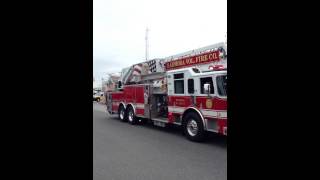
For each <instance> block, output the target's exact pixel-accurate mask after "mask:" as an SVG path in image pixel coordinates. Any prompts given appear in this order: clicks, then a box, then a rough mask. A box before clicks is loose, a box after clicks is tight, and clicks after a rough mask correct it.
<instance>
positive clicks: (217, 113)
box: [168, 106, 227, 119]
mask: <svg viewBox="0 0 320 180" xmlns="http://www.w3.org/2000/svg"><path fill="white" fill-rule="evenodd" d="M186 109H187V107H176V106H168V110H169V112H171V113H180V114H182V113H183V112H184V111H185V110H186ZM199 110H200V111H201V113H202V115H203V116H206V117H213V118H221V119H226V118H227V111H224V110H223V111H222V110H213V109H199Z"/></svg>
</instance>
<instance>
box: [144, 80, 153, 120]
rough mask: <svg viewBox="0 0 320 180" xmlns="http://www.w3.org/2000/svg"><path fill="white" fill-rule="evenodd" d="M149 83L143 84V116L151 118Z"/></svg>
mask: <svg viewBox="0 0 320 180" xmlns="http://www.w3.org/2000/svg"><path fill="white" fill-rule="evenodd" d="M150 108H151V105H150V85H145V86H144V116H145V117H146V118H148V119H150V118H151V114H150Z"/></svg>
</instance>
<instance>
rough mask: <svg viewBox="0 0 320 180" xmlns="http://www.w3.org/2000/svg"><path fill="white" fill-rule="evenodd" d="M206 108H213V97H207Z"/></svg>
mask: <svg viewBox="0 0 320 180" xmlns="http://www.w3.org/2000/svg"><path fill="white" fill-rule="evenodd" d="M206 108H208V109H211V108H212V100H211V99H207V101H206Z"/></svg>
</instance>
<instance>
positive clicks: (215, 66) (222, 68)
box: [209, 65, 225, 71]
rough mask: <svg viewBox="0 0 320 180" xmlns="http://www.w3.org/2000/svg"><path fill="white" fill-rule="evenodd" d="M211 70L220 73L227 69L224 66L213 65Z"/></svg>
mask: <svg viewBox="0 0 320 180" xmlns="http://www.w3.org/2000/svg"><path fill="white" fill-rule="evenodd" d="M209 69H210V70H212V71H218V70H224V69H225V68H224V67H223V65H213V66H209Z"/></svg>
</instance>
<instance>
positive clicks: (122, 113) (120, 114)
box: [118, 105, 127, 122]
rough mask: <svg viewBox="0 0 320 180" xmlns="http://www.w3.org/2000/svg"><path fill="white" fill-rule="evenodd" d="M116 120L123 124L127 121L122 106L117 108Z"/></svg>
mask: <svg viewBox="0 0 320 180" xmlns="http://www.w3.org/2000/svg"><path fill="white" fill-rule="evenodd" d="M118 118H119V119H120V121H123V122H125V121H126V120H127V118H126V111H125V109H124V107H123V106H122V105H121V106H120V107H119V110H118Z"/></svg>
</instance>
